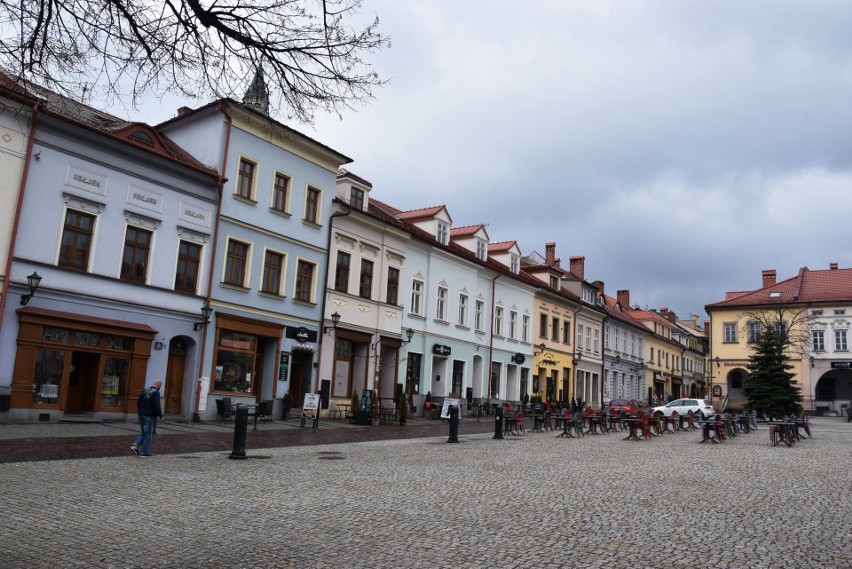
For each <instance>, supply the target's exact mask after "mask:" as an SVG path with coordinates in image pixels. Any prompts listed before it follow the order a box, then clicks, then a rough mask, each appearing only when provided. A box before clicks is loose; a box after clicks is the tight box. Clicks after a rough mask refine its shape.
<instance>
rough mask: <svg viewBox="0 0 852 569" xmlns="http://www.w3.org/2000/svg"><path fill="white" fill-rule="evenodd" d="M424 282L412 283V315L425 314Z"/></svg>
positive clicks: (414, 281) (415, 280) (415, 281)
mask: <svg viewBox="0 0 852 569" xmlns="http://www.w3.org/2000/svg"><path fill="white" fill-rule="evenodd" d="M422 310H423V281H419V280H417V279H414V280H413V281H411V313H412V314H419V315H422V314H423V312H422Z"/></svg>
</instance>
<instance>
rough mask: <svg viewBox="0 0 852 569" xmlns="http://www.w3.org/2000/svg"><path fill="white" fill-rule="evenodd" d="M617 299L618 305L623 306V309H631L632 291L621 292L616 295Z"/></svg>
mask: <svg viewBox="0 0 852 569" xmlns="http://www.w3.org/2000/svg"><path fill="white" fill-rule="evenodd" d="M616 299H618V304H620V305H621V307H622V308H626V309H629V308H631V307H630V291H629V290H620V291H618V292H617V293H616Z"/></svg>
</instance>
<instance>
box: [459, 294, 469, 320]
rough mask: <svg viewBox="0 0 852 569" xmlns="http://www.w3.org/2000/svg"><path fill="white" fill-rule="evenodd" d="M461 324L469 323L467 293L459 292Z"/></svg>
mask: <svg viewBox="0 0 852 569" xmlns="http://www.w3.org/2000/svg"><path fill="white" fill-rule="evenodd" d="M458 325H459V326H466V325H467V295H466V294H464V293H462V294H459V319H458Z"/></svg>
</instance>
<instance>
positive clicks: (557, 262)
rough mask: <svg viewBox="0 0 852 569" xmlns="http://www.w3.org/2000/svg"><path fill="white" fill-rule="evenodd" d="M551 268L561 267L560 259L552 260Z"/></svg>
mask: <svg viewBox="0 0 852 569" xmlns="http://www.w3.org/2000/svg"><path fill="white" fill-rule="evenodd" d="M551 266H552V267H554V268H556V269H558V268H559V267H561V266H562V259H560V258H559V257H556V258H555V259H553V264H552V265H551Z"/></svg>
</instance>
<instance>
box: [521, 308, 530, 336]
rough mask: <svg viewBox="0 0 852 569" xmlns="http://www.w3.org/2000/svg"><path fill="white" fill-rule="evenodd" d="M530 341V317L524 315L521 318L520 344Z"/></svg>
mask: <svg viewBox="0 0 852 569" xmlns="http://www.w3.org/2000/svg"><path fill="white" fill-rule="evenodd" d="M529 341H530V316H529V314H524V315H523V317H522V318H521V342H529Z"/></svg>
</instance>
